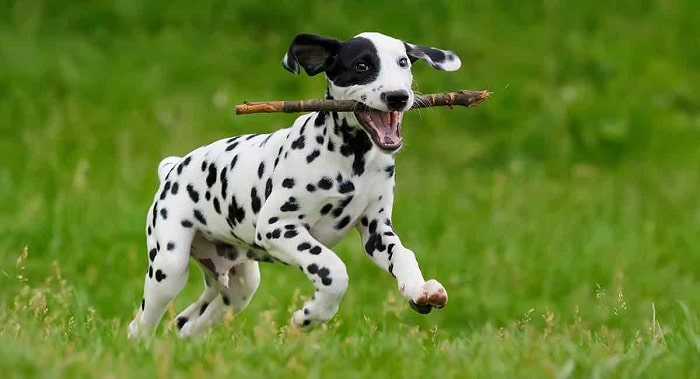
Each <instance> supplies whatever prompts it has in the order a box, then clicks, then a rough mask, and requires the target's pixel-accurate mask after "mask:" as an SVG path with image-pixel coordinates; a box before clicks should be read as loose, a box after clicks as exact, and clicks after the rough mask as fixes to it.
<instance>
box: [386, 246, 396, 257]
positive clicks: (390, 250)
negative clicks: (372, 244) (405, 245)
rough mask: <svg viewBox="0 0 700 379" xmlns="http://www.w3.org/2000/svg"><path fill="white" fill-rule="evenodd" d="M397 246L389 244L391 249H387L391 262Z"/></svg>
mask: <svg viewBox="0 0 700 379" xmlns="http://www.w3.org/2000/svg"><path fill="white" fill-rule="evenodd" d="M395 246H396V245H394V244H393V243H391V244H389V247H388V248H387V249H386V253H387V255H389V260H391V258H392V257H393V256H394V247H395Z"/></svg>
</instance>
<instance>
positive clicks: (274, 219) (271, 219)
mask: <svg viewBox="0 0 700 379" xmlns="http://www.w3.org/2000/svg"><path fill="white" fill-rule="evenodd" d="M277 221H279V217H270V219H269V220H267V223H268V224H274V223H276V222H277Z"/></svg>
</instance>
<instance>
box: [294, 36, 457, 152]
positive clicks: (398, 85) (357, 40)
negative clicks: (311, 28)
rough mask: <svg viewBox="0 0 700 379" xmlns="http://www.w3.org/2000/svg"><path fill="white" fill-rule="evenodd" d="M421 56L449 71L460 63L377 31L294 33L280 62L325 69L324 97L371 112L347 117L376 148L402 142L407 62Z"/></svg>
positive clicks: (409, 78) (311, 70)
mask: <svg viewBox="0 0 700 379" xmlns="http://www.w3.org/2000/svg"><path fill="white" fill-rule="evenodd" d="M419 59H420V60H424V61H426V62H428V63H429V64H430V65H431V66H433V67H434V68H436V69H438V70H443V71H454V70H457V69H459V67H460V65H461V62H460V60H459V57H458V56H457V55H456V54H455V53H453V52H452V51H447V50H441V49H436V48H434V47H427V46H421V45H414V44H410V43H407V42H404V41H401V40H398V39H395V38H392V37H389V36H386V35H383V34H380V33H362V34H359V35H357V36H355V37H354V38H352V39H351V40H349V41H346V42H342V41H339V40H337V39H332V38H326V37H321V36H316V35H312V34H299V35H297V36H296V37H295V38H294V40H293V41H292V43H291V45H290V47H289V50H288V51H287V54H286V55H285V56H284V59H283V60H282V65H283V66H284V68H286V69H287V70H289V71H291V72H293V73H295V74H298V73H299V72H300V71H301V68H303V69H304V71H306V73H307V74H308V75H311V76H313V75H316V74H319V73H321V72H325V73H326V77H327V78H328V96H329V97H330V98H333V99H338V100H355V101H357V102H360V103H363V104H365V105H367V106H368V107H370V108H372V109H373V110H372V111H358V112H354V113H353V114H352V115H351V116H350V117H348V119H349V122H350V123H352V124H356V125H359V126H361V127H362V128H363V129H364V130H365V131H366V132H367V133H368V134H369V135H370V137H371V138H372V141H373V142H374V144H375V145H377V147H379V148H380V149H382V150H384V151H387V152H393V151H396V150H398V149H399V148H400V147H401V144H402V138H401V119H402V117H403V112H405V111H407V110H409V109H411V106H413V101H414V98H415V97H414V94H413V90H412V89H411V85H412V83H413V75H412V74H411V64H412V63H414V62H415V61H417V60H419Z"/></svg>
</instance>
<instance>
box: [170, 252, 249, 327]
mask: <svg viewBox="0 0 700 379" xmlns="http://www.w3.org/2000/svg"><path fill="white" fill-rule="evenodd" d="M228 275H229V281H228V283H229V286H228V287H224V286H222V285H219V286H218V287H216V288H218V289H219V290H220V292H217V293H215V294H214V295H213V296H211V295H210V297H209V298H208V299H203V298H204V297H205V294H210V292H211V291H210V290H211V289H212V288H214V285H212V286H211V287H209V288H207V289H206V290H205V293H204V294H202V297H200V299H199V300H198V301H197V302H196V303H195V304H193V305H191V306H190V307H189V308H188V309H190V308H193V309H192V311H193V312H192V313H191V314H190V315H189V316H188V319H187V320H186V321H184V323H183V324H180V322H181V320H180V318H178V326H180V325H182V326H181V329H180V337H190V336H193V335H196V334H199V333H202V332H205V331H207V330H209V329H210V328H212V327H214V326H216V325H218V324H220V323H221V321H222V320H223V316H224V314H225V313H226V311H227V310H228V309H231V310H232V312H233V314H236V313H239V312H241V311H242V310H243V309H245V308H246V307H247V306H248V304H250V300H251V299H252V297H253V294H255V291H256V290H257V289H258V286H259V284H260V269H259V268H258V262H254V261H249V262H243V263H239V264H237V265H236V266H234V267H232V268H231V269H230V270H229V273H228ZM219 295H220V296H219ZM193 306H194V307H193ZM183 313H184V312H183Z"/></svg>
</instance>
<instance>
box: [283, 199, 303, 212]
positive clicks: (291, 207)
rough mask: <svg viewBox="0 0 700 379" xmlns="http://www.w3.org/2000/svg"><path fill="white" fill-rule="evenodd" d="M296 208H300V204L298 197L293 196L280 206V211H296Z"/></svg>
mask: <svg viewBox="0 0 700 379" xmlns="http://www.w3.org/2000/svg"><path fill="white" fill-rule="evenodd" d="M296 210H299V204H298V203H297V200H296V198H295V197H293V196H292V197H290V198H289V200H287V202H286V203H284V204H282V206H281V207H280V211H282V212H294V211H296Z"/></svg>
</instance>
